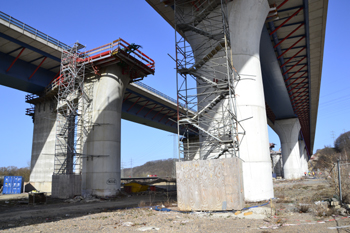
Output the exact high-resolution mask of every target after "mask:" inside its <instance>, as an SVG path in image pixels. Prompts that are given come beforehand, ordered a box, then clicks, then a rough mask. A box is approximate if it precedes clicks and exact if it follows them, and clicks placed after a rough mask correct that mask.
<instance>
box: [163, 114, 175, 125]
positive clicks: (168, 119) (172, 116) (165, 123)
mask: <svg viewBox="0 0 350 233" xmlns="http://www.w3.org/2000/svg"><path fill="white" fill-rule="evenodd" d="M175 115H176V112H175V113H174V114H173V115H171V116H170V117H169V119H168V120H167V121H166V122H165V124H167V123H168V122H169V121H170V118H172V117H173V116H175Z"/></svg>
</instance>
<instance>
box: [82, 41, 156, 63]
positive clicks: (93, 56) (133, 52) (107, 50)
mask: <svg viewBox="0 0 350 233" xmlns="http://www.w3.org/2000/svg"><path fill="white" fill-rule="evenodd" d="M137 48H138V46H137V45H135V44H129V43H128V42H126V41H125V40H123V39H122V38H119V39H117V40H115V41H113V42H111V43H108V44H105V45H102V46H99V47H97V48H94V49H91V50H88V51H86V52H83V53H81V54H80V55H81V56H82V57H86V58H82V59H81V60H80V62H81V61H84V62H86V63H89V62H91V61H94V60H97V59H101V58H104V57H106V56H110V55H113V54H116V53H118V52H119V50H123V51H124V52H126V53H128V54H129V55H130V56H132V57H134V58H135V59H140V60H141V62H142V63H143V64H144V65H146V66H147V67H148V68H150V69H152V70H155V62H154V60H153V59H151V58H149V57H148V56H147V55H146V54H144V53H143V52H141V51H140V50H139V49H137ZM78 61H79V60H78Z"/></svg>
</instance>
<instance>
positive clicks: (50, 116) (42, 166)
mask: <svg viewBox="0 0 350 233" xmlns="http://www.w3.org/2000/svg"><path fill="white" fill-rule="evenodd" d="M55 107H56V103H55V102H54V101H46V102H42V103H38V104H36V106H35V113H34V118H33V119H34V130H33V144H32V157H31V163H30V178H29V182H30V183H31V184H32V185H33V186H34V187H35V188H36V189H37V190H40V191H42V192H51V182H52V174H53V172H54V160H55V159H54V158H55V140H56V112H55Z"/></svg>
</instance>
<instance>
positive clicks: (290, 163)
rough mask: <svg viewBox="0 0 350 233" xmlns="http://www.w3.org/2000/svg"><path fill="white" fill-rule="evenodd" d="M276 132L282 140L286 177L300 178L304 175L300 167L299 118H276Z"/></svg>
mask: <svg viewBox="0 0 350 233" xmlns="http://www.w3.org/2000/svg"><path fill="white" fill-rule="evenodd" d="M274 128H275V131H276V133H277V134H278V136H279V138H280V140H281V147H282V159H283V173H284V178H285V179H298V178H300V177H301V176H302V175H303V172H302V170H301V167H300V150H299V140H298V137H299V133H300V123H299V119H298V118H291V119H285V120H276V121H275V124H274Z"/></svg>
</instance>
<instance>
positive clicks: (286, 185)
mask: <svg viewBox="0 0 350 233" xmlns="http://www.w3.org/2000/svg"><path fill="white" fill-rule="evenodd" d="M274 187H275V197H276V199H274V200H272V202H270V203H247V204H246V206H247V207H249V206H256V205H259V206H260V207H256V208H251V209H246V210H244V211H242V213H240V214H237V215H236V214H235V213H234V212H233V211H227V212H215V213H214V212H212V213H208V212H187V213H184V212H179V211H178V209H177V207H176V201H175V200H176V193H175V192H171V193H169V194H168V195H167V194H165V193H162V192H156V193H154V192H153V193H152V194H149V193H144V194H145V195H132V196H121V197H119V198H115V199H112V200H100V199H93V198H92V199H84V200H80V199H79V200H78V199H77V198H76V199H74V200H68V202H67V200H66V201H64V200H58V199H53V198H50V197H48V202H47V204H43V205H34V206H33V205H28V204H27V199H26V194H21V195H17V196H16V195H3V196H0V231H6V232H7V231H8V232H139V231H159V232H349V231H350V216H349V217H348V216H341V215H338V214H337V213H336V212H334V211H333V210H332V209H328V210H327V207H322V205H321V204H322V203H320V202H318V203H319V204H315V202H317V201H322V200H324V199H326V198H330V197H332V196H333V194H334V190H333V189H332V188H331V187H330V186H329V183H328V181H327V180H324V179H301V180H293V181H284V180H276V181H274ZM155 205H158V208H159V209H161V208H162V205H164V206H165V207H166V210H167V209H170V210H171V211H169V212H168V211H157V210H155V207H154V206H155ZM150 206H153V207H150ZM304 212H305V213H304ZM244 214H246V215H244ZM247 214H248V215H247ZM336 227H338V228H336ZM339 227H341V228H339Z"/></svg>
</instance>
